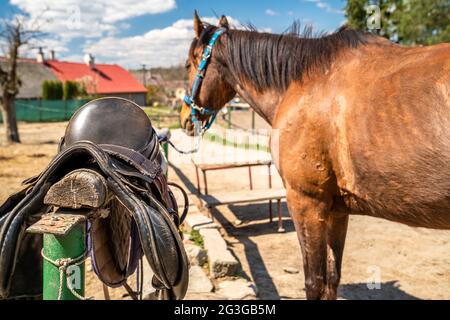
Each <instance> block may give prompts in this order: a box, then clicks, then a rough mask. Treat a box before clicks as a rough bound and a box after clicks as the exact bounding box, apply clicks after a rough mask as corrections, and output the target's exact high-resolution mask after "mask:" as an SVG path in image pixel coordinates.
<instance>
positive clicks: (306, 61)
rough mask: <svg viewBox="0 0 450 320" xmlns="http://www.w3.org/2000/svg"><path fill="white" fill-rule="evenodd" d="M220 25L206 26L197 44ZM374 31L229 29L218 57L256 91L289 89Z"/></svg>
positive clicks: (219, 47)
mask: <svg viewBox="0 0 450 320" xmlns="http://www.w3.org/2000/svg"><path fill="white" fill-rule="evenodd" d="M215 29H216V27H214V26H211V25H209V26H206V28H205V30H204V32H203V34H202V36H201V37H200V39H199V40H198V41H195V43H193V46H192V47H191V52H192V49H193V48H195V46H196V45H197V44H198V42H199V43H200V44H202V45H206V44H207V42H208V41H209V39H210V38H211V36H212V34H213V33H214V31H215ZM369 36H370V34H368V33H364V32H361V31H356V30H352V29H348V28H347V27H342V28H340V29H339V30H337V31H336V32H334V33H332V34H329V35H319V36H317V35H313V34H312V28H311V27H306V28H305V29H304V31H303V32H300V27H299V25H298V24H296V23H294V24H293V26H292V27H291V28H290V30H289V31H288V32H286V33H284V34H272V33H265V32H257V31H256V30H255V29H254V28H253V27H250V30H236V29H233V30H228V31H227V39H226V41H225V44H224V43H222V42H221V41H219V42H218V44H217V47H216V48H214V50H217V53H218V54H217V57H218V59H219V62H221V63H222V64H223V65H224V67H226V68H227V69H228V71H230V72H231V73H232V75H233V77H234V78H236V79H239V80H241V81H245V82H250V83H252V84H253V86H254V87H255V89H256V90H258V91H263V90H265V89H267V88H273V89H276V90H279V91H284V90H286V89H287V87H288V86H289V84H290V83H291V82H292V81H296V80H297V81H301V80H302V78H303V76H304V75H307V74H308V73H310V72H311V71H313V70H314V71H315V70H317V69H321V70H324V69H326V68H327V67H328V66H329V65H330V63H331V62H332V61H333V59H334V58H335V57H336V55H337V54H338V53H339V52H340V51H341V50H343V49H345V48H355V47H357V46H358V45H360V44H365V43H366V40H367V37H369Z"/></svg>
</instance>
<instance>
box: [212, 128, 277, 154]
mask: <svg viewBox="0 0 450 320" xmlns="http://www.w3.org/2000/svg"><path fill="white" fill-rule="evenodd" d="M203 138H204V139H207V140H209V141H211V142H216V143H220V144H222V145H224V146H232V147H234V148H240V149H246V150H260V151H265V152H270V149H269V147H268V146H266V145H262V144H259V143H258V144H250V143H248V142H246V143H237V142H235V141H229V140H227V139H225V138H224V137H222V136H220V135H218V134H215V133H211V132H205V134H204V135H203Z"/></svg>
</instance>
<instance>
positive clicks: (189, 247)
mask: <svg viewBox="0 0 450 320" xmlns="http://www.w3.org/2000/svg"><path fill="white" fill-rule="evenodd" d="M184 249H185V250H186V254H187V256H188V259H189V261H190V262H191V265H193V266H202V265H203V264H205V262H206V261H207V260H208V257H207V255H206V250H203V249H202V248H200V247H199V246H197V245H195V244H190V243H185V244H184Z"/></svg>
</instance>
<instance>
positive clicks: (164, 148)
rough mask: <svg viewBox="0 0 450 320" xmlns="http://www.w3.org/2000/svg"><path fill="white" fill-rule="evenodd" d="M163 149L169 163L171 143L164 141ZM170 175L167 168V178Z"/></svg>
mask: <svg viewBox="0 0 450 320" xmlns="http://www.w3.org/2000/svg"><path fill="white" fill-rule="evenodd" d="M162 149H163V151H164V155H165V156H166V160H167V163H168V162H169V144H168V143H167V142H164V143H162ZM168 176H169V168H167V173H166V178H167V177H168Z"/></svg>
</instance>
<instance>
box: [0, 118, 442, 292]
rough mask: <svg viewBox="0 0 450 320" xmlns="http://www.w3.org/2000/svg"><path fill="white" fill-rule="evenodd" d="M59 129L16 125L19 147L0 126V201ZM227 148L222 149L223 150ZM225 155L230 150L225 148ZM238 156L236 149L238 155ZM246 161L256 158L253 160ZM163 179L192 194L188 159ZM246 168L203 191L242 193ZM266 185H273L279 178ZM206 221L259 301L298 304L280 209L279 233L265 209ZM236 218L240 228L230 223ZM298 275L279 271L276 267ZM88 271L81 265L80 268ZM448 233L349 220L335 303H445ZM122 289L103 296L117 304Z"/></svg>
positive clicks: (229, 209)
mask: <svg viewBox="0 0 450 320" xmlns="http://www.w3.org/2000/svg"><path fill="white" fill-rule="evenodd" d="M65 125H66V124H65V123H51V124H19V128H20V133H21V138H22V141H23V143H22V144H20V145H7V144H5V142H4V139H5V137H4V133H3V127H1V128H0V130H1V131H0V186H1V188H0V203H1V202H3V201H4V200H5V199H6V197H7V196H8V195H9V194H10V193H12V192H14V191H17V190H19V189H20V182H21V181H22V180H23V179H25V178H27V177H29V176H33V175H35V174H38V173H39V172H40V171H41V170H42V169H44V168H45V166H46V165H47V164H48V162H49V161H50V159H51V158H52V157H53V156H54V155H55V153H56V150H57V144H58V141H59V138H60V137H61V136H62V135H63V133H64V128H65ZM173 140H174V141H175V142H176V143H178V144H181V143H182V142H185V141H186V138H185V137H184V136H183V135H182V134H181V133H179V132H174V134H173ZM220 148H225V147H222V146H218V145H217V144H213V143H205V142H203V143H202V149H201V150H202V151H201V152H203V155H204V158H208V153H209V152H213V153H215V154H216V155H217V154H220V153H221V152H223V150H221V149H220ZM226 148H229V147H226ZM226 152H230V150H226ZM238 153H239V154H240V153H241V151H239V152H238ZM252 156H257V157H258V156H263V155H255V154H254V153H252ZM170 160H171V162H172V164H173V165H172V167H171V169H170V172H169V178H170V180H173V181H178V182H183V183H184V184H185V185H186V188H187V189H188V190H189V191H190V192H192V193H194V192H195V172H194V170H193V167H192V165H191V164H190V160H189V159H186V158H181V157H179V156H177V155H176V154H175V153H174V152H173V150H172V151H171V154H170ZM247 175H248V173H247V170H246V169H233V170H227V171H217V172H211V173H209V174H208V181H209V189H210V193H211V194H214V192H217V191H226V190H238V189H239V188H242V189H244V188H248V178H247ZM253 178H254V184H255V187H256V188H264V187H265V186H266V183H267V173H266V171H262V170H256V171H255V172H254V173H253ZM274 185H275V186H280V185H281V181H280V179H279V177H277V176H275V177H274ZM213 214H214V216H215V217H216V218H217V220H218V221H219V222H221V223H222V224H223V226H224V227H225V228H224V230H223V232H224V234H225V236H226V240H227V241H228V243H229V245H230V247H231V249H232V251H233V253H234V254H235V255H236V257H237V258H238V259H239V261H240V262H241V264H242V270H241V275H242V276H243V277H247V278H248V279H252V280H253V281H254V282H255V284H256V285H257V288H258V291H259V298H262V299H280V298H282V299H303V298H305V291H304V279H303V271H302V262H301V254H300V250H299V245H298V242H297V238H296V234H295V232H294V230H293V225H292V223H291V222H290V220H289V218H288V213H287V210H286V207H285V205H284V206H283V214H284V217H285V218H284V219H285V228H286V232H285V233H283V234H279V233H277V232H276V229H277V228H276V222H275V221H274V222H273V223H272V224H270V223H269V220H268V208H267V204H265V203H264V204H260V205H238V206H223V207H219V208H218V210H214V212H213ZM236 218H238V219H240V220H241V221H242V222H243V223H242V224H240V225H238V226H235V225H233V223H234V221H235V220H236ZM286 267H289V268H292V269H294V271H295V270H298V273H294V274H292V273H287V272H285V271H284V268H286ZM87 269H88V270H89V267H88V268H87ZM374 279H375V280H377V279H378V280H379V282H380V287H379V289H377V288H375V289H373V290H369V289H368V287H367V282H368V281H369V282H373V281H374ZM87 282H88V286H87V290H86V294H87V295H88V296H94V297H95V298H96V299H100V298H102V296H103V294H102V289H101V284H100V283H99V282H98V280H96V279H95V275H94V274H93V273H92V272H88V273H87ZM449 288H450V232H449V231H439V230H429V229H422V228H410V227H407V226H404V225H401V224H398V223H393V222H389V221H385V220H381V219H374V218H370V217H358V216H353V217H351V219H350V225H349V230H348V236H347V243H346V249H345V254H344V264H343V276H342V285H341V287H340V290H339V296H340V298H343V299H450V289H449ZM124 293H125V291H124V290H123V289H115V290H112V291H111V296H112V298H115V299H120V298H122V296H123V295H124Z"/></svg>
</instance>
